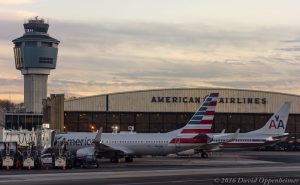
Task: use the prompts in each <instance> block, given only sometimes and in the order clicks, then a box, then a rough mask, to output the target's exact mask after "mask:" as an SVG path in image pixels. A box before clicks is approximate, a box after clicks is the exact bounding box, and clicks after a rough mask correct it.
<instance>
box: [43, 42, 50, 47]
mask: <svg viewBox="0 0 300 185" xmlns="http://www.w3.org/2000/svg"><path fill="white" fill-rule="evenodd" d="M42 47H52V43H51V42H42Z"/></svg>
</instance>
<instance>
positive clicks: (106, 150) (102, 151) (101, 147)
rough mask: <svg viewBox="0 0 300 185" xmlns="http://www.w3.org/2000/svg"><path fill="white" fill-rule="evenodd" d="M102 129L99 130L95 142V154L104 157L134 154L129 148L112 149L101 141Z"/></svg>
mask: <svg viewBox="0 0 300 185" xmlns="http://www.w3.org/2000/svg"><path fill="white" fill-rule="evenodd" d="M102 130H103V129H102V127H101V128H100V130H98V132H97V134H96V137H95V139H94V141H93V143H94V146H95V152H96V153H97V154H98V155H102V156H108V155H110V154H118V155H124V154H132V153H133V152H132V151H130V150H129V149H128V148H125V147H110V146H108V145H106V144H104V143H102V141H101V135H102Z"/></svg>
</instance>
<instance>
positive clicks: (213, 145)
mask: <svg viewBox="0 0 300 185" xmlns="http://www.w3.org/2000/svg"><path fill="white" fill-rule="evenodd" d="M239 132H240V129H237V130H236V132H235V133H234V134H232V136H231V137H230V138H229V139H228V140H226V141H222V142H216V141H214V140H213V138H212V139H211V141H210V142H208V143H207V144H205V145H202V146H199V147H197V148H195V151H198V152H201V151H216V150H220V148H221V147H222V145H223V144H224V143H228V142H232V141H234V140H236V139H237V137H238V134H239ZM222 134H223V132H222ZM216 137H217V136H216Z"/></svg>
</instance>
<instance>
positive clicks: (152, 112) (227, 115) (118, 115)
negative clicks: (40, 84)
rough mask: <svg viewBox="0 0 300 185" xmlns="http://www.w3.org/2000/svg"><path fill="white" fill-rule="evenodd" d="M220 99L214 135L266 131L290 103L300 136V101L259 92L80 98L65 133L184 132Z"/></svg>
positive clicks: (293, 127)
mask: <svg viewBox="0 0 300 185" xmlns="http://www.w3.org/2000/svg"><path fill="white" fill-rule="evenodd" d="M212 92H216V93H219V100H218V104H217V108H216V115H215V119H214V124H213V128H212V132H220V131H221V130H222V129H226V132H234V131H235V130H236V129H238V128H240V129H241V132H248V131H251V130H254V129H257V128H260V127H261V126H262V125H264V124H265V122H266V121H267V120H268V119H269V118H270V116H271V115H272V114H273V113H274V112H275V111H276V110H277V109H278V107H279V106H280V105H281V104H282V103H283V102H284V101H290V102H292V106H291V111H290V116H289V119H288V126H287V132H290V133H300V96H299V95H292V94H284V93H274V92H267V91H257V90H242V89H219V88H192V89H190V88H180V89H156V90H144V91H130V92H121V93H112V94H102V95H96V96H89V97H82V98H76V99H72V100H66V101H65V103H64V110H65V111H64V126H65V131H93V130H95V129H97V128H98V127H100V126H102V127H103V128H104V132H111V131H112V127H113V126H118V128H119V130H120V131H127V130H128V127H129V126H134V130H135V131H136V132H167V131H171V130H174V129H177V128H180V127H182V126H183V125H185V124H186V122H187V121H188V120H189V119H190V118H191V116H192V115H193V114H194V112H195V111H196V110H197V108H198V107H199V105H200V104H201V103H202V102H203V100H204V98H205V97H206V96H207V95H208V94H209V93H212Z"/></svg>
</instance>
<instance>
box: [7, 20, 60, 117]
mask: <svg viewBox="0 0 300 185" xmlns="http://www.w3.org/2000/svg"><path fill="white" fill-rule="evenodd" d="M48 28H49V24H48V23H46V22H45V21H44V19H39V18H38V17H35V18H34V19H30V20H28V21H27V22H25V23H24V29H25V33H24V34H23V36H22V37H20V38H17V39H15V40H13V41H12V42H13V43H14V45H15V47H14V55H15V64H16V69H18V70H20V71H21V73H22V75H24V104H25V108H26V112H32V113H41V112H42V100H43V99H46V98H47V81H48V75H49V74H50V70H52V69H55V68H56V61H57V51H58V44H59V41H58V40H56V39H54V38H52V37H50V36H49V34H48V33H47V32H48Z"/></svg>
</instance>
